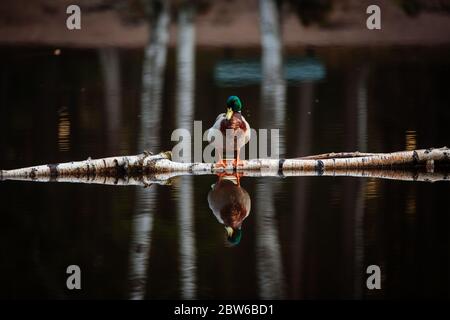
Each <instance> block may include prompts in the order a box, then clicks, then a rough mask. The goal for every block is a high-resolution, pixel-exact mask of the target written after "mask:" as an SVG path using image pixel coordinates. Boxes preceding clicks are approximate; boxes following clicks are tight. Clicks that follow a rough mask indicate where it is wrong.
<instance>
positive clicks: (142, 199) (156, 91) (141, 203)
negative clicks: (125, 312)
mask: <svg viewBox="0 0 450 320" xmlns="http://www.w3.org/2000/svg"><path fill="white" fill-rule="evenodd" d="M150 5H152V8H153V10H156V11H152V12H153V15H154V19H153V20H152V26H151V28H152V32H151V37H150V41H149V44H148V45H147V47H146V48H145V55H144V61H143V66H142V88H141V118H140V120H141V123H140V134H139V142H138V150H159V148H160V132H159V129H160V127H159V125H160V122H161V103H162V89H163V83H164V69H165V67H166V57H167V43H168V39H169V23H170V14H169V4H168V1H152V2H151V3H150ZM156 203H157V189H156V188H149V189H144V188H137V189H136V212H135V214H134V217H133V221H132V240H131V248H130V282H131V292H130V298H131V299H144V298H145V292H146V288H147V283H148V264H149V258H150V246H151V238H152V230H153V213H154V211H155V207H156Z"/></svg>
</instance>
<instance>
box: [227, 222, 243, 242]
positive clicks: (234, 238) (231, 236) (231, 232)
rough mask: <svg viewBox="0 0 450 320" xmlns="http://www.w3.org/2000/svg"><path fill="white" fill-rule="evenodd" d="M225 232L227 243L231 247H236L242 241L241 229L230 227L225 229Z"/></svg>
mask: <svg viewBox="0 0 450 320" xmlns="http://www.w3.org/2000/svg"><path fill="white" fill-rule="evenodd" d="M225 230H226V231H227V241H228V244H229V245H230V246H231V247H234V246H237V245H238V244H239V243H240V242H241V239H242V229H240V228H239V229H233V228H231V227H228V226H227V227H225Z"/></svg>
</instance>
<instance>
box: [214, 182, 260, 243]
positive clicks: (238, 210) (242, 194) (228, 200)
mask: <svg viewBox="0 0 450 320" xmlns="http://www.w3.org/2000/svg"><path fill="white" fill-rule="evenodd" d="M240 177H241V176H240V175H238V174H234V175H227V174H220V175H218V179H217V181H216V183H215V184H213V185H212V186H211V190H210V191H209V193H208V203H209V208H210V209H211V210H212V212H213V213H214V215H215V216H216V218H217V221H219V223H221V224H223V225H224V226H225V230H226V237H227V241H228V244H229V245H230V246H235V245H238V244H239V242H240V241H241V238H242V222H243V221H244V220H245V218H247V217H248V215H249V213H250V207H251V200H250V196H249V194H248V192H247V191H246V190H245V189H244V188H242V187H241V185H240Z"/></svg>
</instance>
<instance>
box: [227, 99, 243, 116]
mask: <svg viewBox="0 0 450 320" xmlns="http://www.w3.org/2000/svg"><path fill="white" fill-rule="evenodd" d="M241 110H242V102H241V99H239V97H238V96H229V97H228V99H227V115H226V116H227V119H228V120H230V119H231V117H232V116H233V112H241Z"/></svg>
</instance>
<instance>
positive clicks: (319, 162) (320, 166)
mask: <svg viewBox="0 0 450 320" xmlns="http://www.w3.org/2000/svg"><path fill="white" fill-rule="evenodd" d="M324 167H325V165H324V164H323V162H322V160H317V164H316V171H317V175H319V176H321V175H323V169H324Z"/></svg>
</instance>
